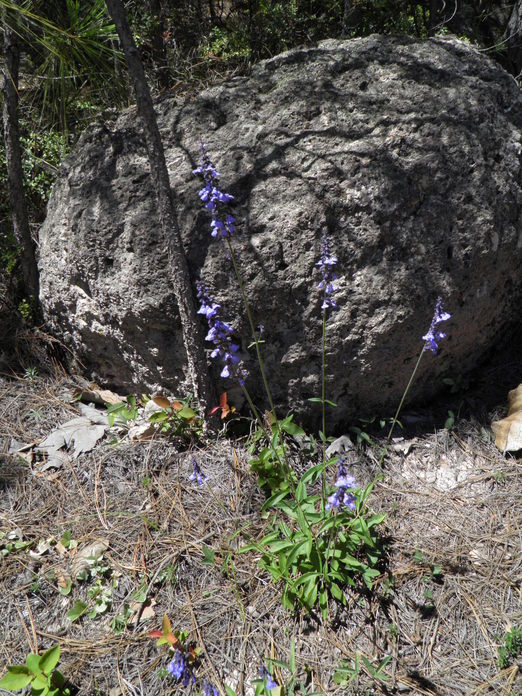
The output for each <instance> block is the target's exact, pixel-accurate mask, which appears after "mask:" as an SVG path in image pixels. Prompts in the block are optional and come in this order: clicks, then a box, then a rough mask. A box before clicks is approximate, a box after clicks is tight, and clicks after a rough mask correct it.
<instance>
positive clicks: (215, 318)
mask: <svg viewBox="0 0 522 696" xmlns="http://www.w3.org/2000/svg"><path fill="white" fill-rule="evenodd" d="M197 288H198V299H199V301H200V303H201V306H200V308H199V309H198V314H204V315H205V316H206V318H207V322H208V326H209V330H208V333H207V335H206V336H205V339H206V340H207V341H211V342H212V343H213V344H214V346H215V347H214V349H213V350H212V352H211V353H210V357H211V358H212V359H213V360H216V359H217V358H219V359H220V360H221V362H222V363H223V368H222V370H221V377H223V378H224V379H225V378H228V377H232V378H236V379H238V381H239V383H240V384H244V383H245V379H246V376H247V371H246V369H245V368H244V367H243V365H242V364H241V358H240V357H239V355H238V352H239V346H238V345H237V343H233V342H232V335H233V333H234V330H233V328H232V327H231V326H230V325H229V324H227V323H225V322H224V321H221V319H220V318H219V313H220V310H221V305H219V304H217V303H216V302H214V301H213V300H212V299H210V297H209V296H208V292H207V290H206V288H204V287H203V285H202V284H201V283H198V284H197Z"/></svg>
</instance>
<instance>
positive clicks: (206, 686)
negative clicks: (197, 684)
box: [203, 681, 219, 696]
mask: <svg viewBox="0 0 522 696" xmlns="http://www.w3.org/2000/svg"><path fill="white" fill-rule="evenodd" d="M203 696H219V692H218V690H217V689H216V687H215V686H214V684H211V683H210V682H208V681H205V682H203Z"/></svg>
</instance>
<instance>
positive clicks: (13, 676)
mask: <svg viewBox="0 0 522 696" xmlns="http://www.w3.org/2000/svg"><path fill="white" fill-rule="evenodd" d="M32 679H33V675H32V674H31V673H30V672H29V670H28V669H27V667H26V666H25V665H8V667H7V674H5V675H4V676H3V677H2V679H0V689H5V690H6V691H18V690H19V689H23V688H25V687H26V686H27V685H28V684H30V683H31V681H32Z"/></svg>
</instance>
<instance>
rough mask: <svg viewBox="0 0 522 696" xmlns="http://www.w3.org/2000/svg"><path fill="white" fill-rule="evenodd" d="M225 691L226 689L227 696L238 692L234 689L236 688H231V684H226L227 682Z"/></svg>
mask: <svg viewBox="0 0 522 696" xmlns="http://www.w3.org/2000/svg"><path fill="white" fill-rule="evenodd" d="M225 691H226V694H227V696H236V692H235V691H234V689H231V688H230V686H227V685H226V684H225Z"/></svg>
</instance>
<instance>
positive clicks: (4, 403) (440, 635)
mask: <svg viewBox="0 0 522 696" xmlns="http://www.w3.org/2000/svg"><path fill="white" fill-rule="evenodd" d="M72 386H73V385H72V384H71V383H68V382H67V381H66V380H65V378H61V379H54V380H44V379H41V378H38V379H36V380H33V381H24V380H21V379H18V380H13V379H8V378H3V379H0V487H2V488H3V490H2V497H1V504H0V530H1V531H3V532H11V531H13V530H19V535H20V536H21V538H22V539H23V540H24V541H32V542H33V546H32V547H31V548H32V550H33V551H35V550H36V546H37V543H38V541H39V540H49V539H54V540H58V539H60V538H61V537H62V535H63V534H64V532H66V531H67V532H70V533H71V537H72V539H75V540H77V541H78V544H79V547H80V548H81V547H82V546H83V545H86V544H91V543H93V542H94V541H96V540H106V542H107V543H108V550H107V552H106V553H105V555H104V558H105V559H106V561H107V565H108V566H109V568H110V571H111V572H112V576H111V577H112V579H113V581H114V585H115V587H114V589H113V595H112V606H111V607H110V609H109V610H108V611H107V612H106V613H104V614H102V615H101V616H100V617H98V618H96V619H90V618H88V617H86V616H83V617H82V618H81V619H79V620H78V621H76V622H74V623H71V622H70V621H69V620H68V619H66V614H67V612H68V611H69V610H70V609H71V607H72V605H73V603H74V601H75V600H77V599H87V591H88V588H89V587H92V585H93V582H92V581H91V583H86V582H83V583H79V582H73V586H72V591H71V593H70V594H69V595H68V596H65V597H64V596H63V595H62V594H60V593H59V592H58V590H57V587H58V581H59V579H60V578H64V577H65V578H66V577H70V576H71V573H72V569H71V564H72V562H73V561H74V555H73V554H71V552H69V551H68V550H66V549H62V553H60V552H59V550H58V549H57V547H56V545H55V544H54V545H51V547H50V548H49V549H48V550H47V551H46V552H44V553H43V554H42V555H41V556H39V557H38V556H37V557H35V558H32V557H31V556H30V554H29V553H28V550H18V551H12V552H11V553H8V554H7V555H5V556H4V557H3V559H2V560H1V561H0V563H1V565H0V596H1V597H2V599H1V615H2V624H3V631H2V632H1V633H0V657H1V659H0V672H1V673H3V672H4V667H5V665H6V664H8V663H10V664H12V663H21V662H23V661H24V659H25V655H26V654H27V653H28V652H29V651H35V650H39V651H41V650H44V649H46V648H48V647H50V646H51V645H52V644H54V643H56V642H59V643H60V646H61V651H62V657H61V661H60V669H61V671H62V672H63V673H64V674H65V675H66V677H67V678H68V679H69V681H70V682H71V683H72V684H73V685H74V686H75V687H76V688H77V692H76V693H78V694H83V695H87V694H111V696H116V695H117V694H146V695H147V696H154V695H156V694H171V693H182V692H183V689H182V688H179V687H178V686H177V685H176V684H175V682H174V680H173V679H172V677H170V676H168V677H163V676H161V672H160V671H159V670H160V669H161V668H165V667H166V664H167V659H166V653H165V652H164V651H163V650H164V649H160V648H158V647H156V642H155V640H153V639H151V638H149V637H148V635H147V632H148V631H150V630H152V629H157V628H159V627H160V624H161V619H162V617H163V614H164V613H167V614H168V615H169V617H170V619H171V621H172V625H173V628H174V630H186V631H187V632H188V634H189V638H190V640H191V641H193V642H194V643H195V644H197V645H198V646H200V647H201V648H202V649H203V658H202V660H201V664H200V666H199V667H198V677H199V678H201V679H203V678H207V679H208V680H210V681H211V682H213V683H215V684H216V685H217V686H218V688H219V691H220V693H222V694H224V684H225V683H226V684H228V685H230V686H232V687H233V688H235V689H236V690H237V693H238V694H243V693H245V694H252V693H253V688H252V686H251V681H252V679H255V678H256V677H257V672H258V669H259V666H260V665H261V664H262V662H263V659H264V658H266V657H273V658H276V659H279V660H288V657H289V654H290V646H291V641H292V640H293V641H294V642H295V650H296V663H297V671H298V674H297V680H298V682H300V683H302V684H303V685H304V686H306V688H307V689H308V691H307V693H311V692H313V691H315V692H320V693H323V694H350V693H352V694H365V693H372V694H379V693H383V694H384V693H386V694H395V693H397V694H399V693H400V694H403V693H405V694H407V693H410V694H506V696H507V695H509V694H512V693H516V692H517V689H518V688H519V687H518V686H517V679H518V678H519V673H518V668H517V666H516V665H515V666H511V667H508V668H507V669H504V670H502V671H501V670H500V669H499V668H498V665H497V648H498V646H499V644H500V641H501V639H502V637H503V636H504V634H505V632H506V630H507V629H508V628H509V627H510V626H512V625H517V624H518V625H520V622H521V619H520V579H521V559H520V541H521V539H520V536H521V530H520V519H521V514H520V513H521V509H520V508H521V503H520V494H519V488H520V487H519V483H520V465H521V460H520V459H516V458H513V457H503V456H502V455H501V454H500V453H499V452H498V451H497V450H496V449H495V447H494V446H493V445H492V444H491V442H490V440H489V439H488V438H487V437H485V430H484V428H483V427H481V425H480V424H479V423H478V422H474V421H465V420H462V421H459V422H458V423H457V425H456V427H455V431H454V432H451V433H449V432H448V431H444V430H443V431H439V432H437V433H434V434H425V435H423V436H421V437H419V438H417V439H415V440H413V441H412V442H411V443H410V444H411V445H412V447H411V448H410V451H409V453H408V454H407V455H404V454H401V453H400V451H399V450H398V449H395V450H394V451H392V453H391V454H390V456H389V458H388V459H387V462H386V467H385V471H384V475H383V477H382V479H381V480H379V481H378V482H377V484H376V487H375V490H374V493H373V494H372V497H371V505H372V506H373V507H374V509H376V510H379V511H384V512H386V513H387V514H388V517H387V521H386V528H385V533H386V535H387V536H388V541H387V543H388V551H387V567H386V568H385V569H384V571H383V574H382V576H381V578H380V579H379V581H378V583H377V585H376V588H375V592H373V593H369V592H364V591H361V592H360V593H355V592H350V593H349V595H348V599H349V603H348V607H346V608H344V609H341V608H339V607H338V606H336V605H332V607H331V613H330V618H329V620H328V621H327V622H320V621H317V620H316V618H314V617H313V616H309V615H306V614H305V613H303V612H297V613H296V614H295V615H291V614H290V613H289V612H287V611H285V610H283V609H282V607H281V606H280V603H279V592H278V588H277V587H275V586H274V585H273V583H272V582H271V580H270V578H269V577H268V575H267V574H266V573H265V572H264V571H262V570H260V569H259V567H258V565H257V562H256V561H257V559H256V557H255V555H254V554H241V555H238V554H236V553H235V551H236V550H237V548H238V547H239V546H240V545H242V544H243V543H245V541H246V540H247V539H248V538H255V537H256V536H257V535H259V534H260V533H262V531H263V526H264V524H265V522H264V520H263V519H262V518H261V515H260V508H261V505H262V503H263V496H262V494H261V493H260V492H259V491H258V489H257V487H256V482H255V478H254V477H253V476H252V475H251V473H250V472H249V467H248V454H247V453H246V450H245V446H244V444H241V443H235V444H234V443H232V442H230V441H228V440H226V439H224V438H221V439H217V440H216V441H214V442H212V443H210V444H208V446H206V447H204V448H194V449H193V450H192V451H183V450H182V449H181V448H180V447H179V443H172V442H169V441H168V440H166V439H158V440H156V441H152V442H147V443H137V444H136V443H128V442H125V441H124V442H122V443H121V444H120V445H118V446H114V445H111V444H108V438H106V439H105V440H103V441H102V442H101V443H100V444H99V445H98V446H97V447H96V448H95V450H93V451H92V452H90V453H88V454H84V455H82V456H81V457H79V458H78V459H77V460H72V459H71V460H70V461H69V462H68V464H67V465H65V466H64V467H62V468H61V469H58V470H52V469H49V470H47V471H41V465H42V461H41V460H37V459H34V460H33V462H32V463H27V462H24V461H21V460H20V459H18V458H17V457H15V456H13V455H10V454H8V449H9V444H10V442H11V439H12V438H14V439H16V440H18V441H20V442H24V443H30V442H39V441H40V440H41V439H43V437H45V436H46V435H47V434H48V433H49V432H50V431H51V430H52V429H53V428H54V427H55V426H56V425H57V424H59V423H63V422H65V421H66V420H69V419H70V418H72V417H74V415H75V413H76V410H75V407H74V405H72V404H70V403H68V401H67V396H68V394H69V393H70V391H71V388H72ZM483 425H485V424H483ZM403 444H405V445H407V444H408V443H407V442H406V443H403ZM192 456H196V457H197V460H198V462H199V464H200V466H201V468H202V470H203V471H204V472H205V474H206V475H207V476H208V482H207V484H206V485H204V486H202V487H199V486H198V485H197V484H196V483H194V482H192V481H190V480H189V475H190V473H191V471H192V466H191V457H192ZM353 468H354V475H356V477H357V478H358V480H359V481H361V482H366V481H368V480H370V478H372V477H373V476H374V475H375V473H376V472H377V462H376V461H375V459H374V458H373V457H372V453H371V452H366V453H360V455H359V456H358V457H357V458H356V461H355V462H354V463H353ZM2 543H3V542H2V541H1V540H0V546H1V545H2ZM205 547H208V548H209V549H213V550H214V552H215V562H214V564H205V562H204V560H205V556H204V553H203V550H204V548H205ZM416 552H417V553H416ZM415 554H416V555H415ZM439 568H440V570H439ZM433 571H435V572H433ZM136 597H139V599H140V600H143V599H145V598H146V600H147V601H146V602H145V604H143V605H141V610H140V612H139V622H138V623H137V624H136V623H134V624H133V623H130V624H128V626H127V628H126V630H124V631H123V632H122V633H121V634H119V635H116V634H115V632H114V630H113V628H112V627H111V620H114V618H115V617H116V616H117V615H119V614H122V613H123V612H124V609H125V607H126V606H128V605H130V606H132V605H133V602H134V603H135V605H136V607H139V606H140V604H139V603H138V604H136ZM151 610H152V612H153V615H152V616H151V615H150V613H151ZM356 654H358V655H359V656H360V657H363V656H364V657H366V658H367V659H368V660H369V661H370V662H371V664H372V665H374V666H377V665H378V664H379V662H380V661H381V660H383V659H384V658H385V657H386V656H388V655H390V656H391V658H392V659H391V661H389V662H388V664H387V665H386V667H385V669H384V672H385V675H386V682H385V683H382V682H379V681H377V680H375V679H373V678H372V677H371V675H370V673H369V670H368V669H367V668H366V666H365V665H363V664H362V663H361V672H360V674H359V676H358V678H357V679H356V680H355V681H354V682H353V683H352V684H350V685H349V686H338V685H336V684H335V683H334V681H333V675H334V672H335V670H336V668H337V667H338V666H339V664H340V662H341V661H342V660H344V661H346V662H347V663H348V664H349V665H352V664H353V660H354V657H355V655H356ZM276 676H277V677H278V679H279V680H280V683H283V681H284V680H285V679H286V680H288V678H289V673H288V672H287V671H285V670H284V669H277V670H276ZM298 692H299V691H298Z"/></svg>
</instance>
